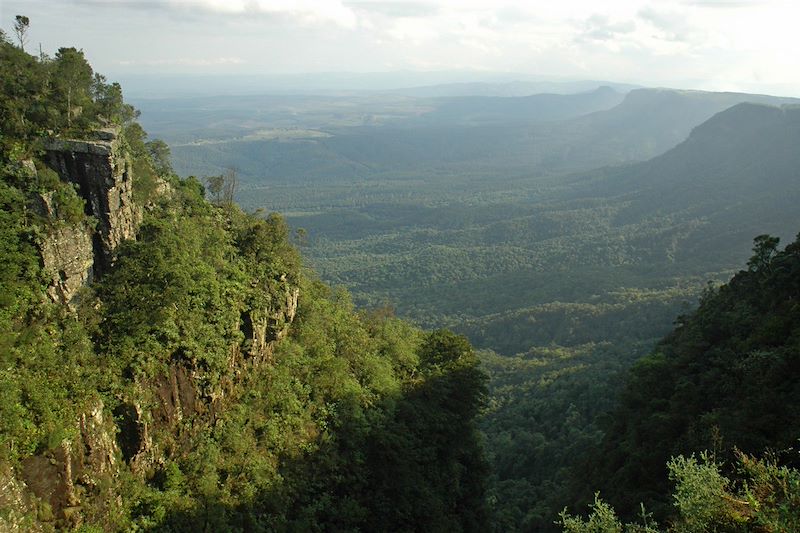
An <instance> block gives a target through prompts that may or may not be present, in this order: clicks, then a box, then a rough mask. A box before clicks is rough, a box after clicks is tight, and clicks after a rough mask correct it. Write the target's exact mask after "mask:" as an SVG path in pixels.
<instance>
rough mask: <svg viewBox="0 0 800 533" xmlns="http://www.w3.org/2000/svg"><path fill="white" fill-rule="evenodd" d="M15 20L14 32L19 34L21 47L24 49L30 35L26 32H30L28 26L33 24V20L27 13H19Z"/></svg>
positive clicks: (18, 38)
mask: <svg viewBox="0 0 800 533" xmlns="http://www.w3.org/2000/svg"><path fill="white" fill-rule="evenodd" d="M14 20H15V22H14V33H16V34H17V40H18V41H19V47H20V48H21V49H22V50H23V51H24V50H25V43H26V42H28V36H27V35H26V34H27V32H28V27H29V26H30V25H31V20H30V19H29V18H28V17H26V16H25V15H17V16H16V18H15V19H14Z"/></svg>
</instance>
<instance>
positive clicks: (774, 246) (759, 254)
mask: <svg viewBox="0 0 800 533" xmlns="http://www.w3.org/2000/svg"><path fill="white" fill-rule="evenodd" d="M779 242H780V239H779V238H778V237H773V236H771V235H759V236H758V237H756V238H755V239H753V257H751V258H750V260H749V261H747V266H748V268H749V269H750V272H757V271H759V270H762V269H766V268H768V267H769V263H770V261H772V258H773V257H775V255H776V254H777V253H778V243H779Z"/></svg>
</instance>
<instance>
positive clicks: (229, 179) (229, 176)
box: [205, 167, 239, 205]
mask: <svg viewBox="0 0 800 533" xmlns="http://www.w3.org/2000/svg"><path fill="white" fill-rule="evenodd" d="M205 182H206V187H208V192H209V193H210V194H211V197H212V199H213V202H214V203H215V204H217V205H223V204H224V205H231V204H233V199H234V197H235V196H236V190H237V188H238V187H239V178H238V177H237V176H236V169H235V168H233V167H229V168H228V169H227V170H226V171H225V173H224V174H220V175H219V176H206V178H205Z"/></svg>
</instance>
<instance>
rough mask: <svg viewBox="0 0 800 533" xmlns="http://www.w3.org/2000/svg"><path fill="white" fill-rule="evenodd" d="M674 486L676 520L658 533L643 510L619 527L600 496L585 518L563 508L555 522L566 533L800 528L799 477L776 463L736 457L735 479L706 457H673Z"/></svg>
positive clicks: (737, 532)
mask: <svg viewBox="0 0 800 533" xmlns="http://www.w3.org/2000/svg"><path fill="white" fill-rule="evenodd" d="M667 468H668V470H669V478H670V480H672V481H673V482H674V483H675V489H674V491H673V493H672V503H673V506H674V509H675V516H674V518H673V519H672V521H671V523H670V524H669V525H667V526H666V527H663V528H660V527H659V526H658V524H656V523H655V522H654V521H653V520H652V518H651V516H650V515H648V514H647V513H645V511H644V506H642V507H641V509H642V511H641V518H640V520H639V521H638V522H634V523H626V524H623V523H622V522H621V521H620V519H619V518H618V517H617V515H616V513H615V511H614V509H613V508H612V507H611V506H610V505H609V504H608V503H606V502H604V501H603V500H602V499H601V498H600V496H599V494H596V495H595V500H594V503H593V504H591V505H590V506H589V507H590V508H591V513H590V514H589V516H588V517H587V518H586V519H584V518H581V517H579V516H573V515H571V514H569V513H568V512H567V510H566V509H564V511H562V512H561V519H560V521H559V522H558V523H559V524H560V525H561V526H562V528H563V531H564V533H623V532H624V533H658V532H659V531H664V532H671V533H700V532H711V531H713V532H718V533H746V532H753V531H756V532H763V533H778V532H789V531H798V529H800V472H798V471H797V470H796V469H793V468H787V467H785V466H779V465H778V464H777V463H776V461H775V460H774V458H766V459H758V458H755V457H752V456H749V455H746V454H743V453H741V452H739V453H737V459H736V468H735V472H736V473H735V476H734V477H731V478H729V477H726V476H725V475H723V473H722V470H723V469H724V467H723V465H721V464H719V463H718V462H716V461H715V460H714V459H713V458H712V457H711V456H710V455H709V454H708V453H705V452H703V453H701V454H700V457H699V459H698V458H697V457H695V456H694V455H691V456H689V457H684V456H682V455H679V456H678V457H674V458H673V459H671V460H670V462H669V463H668V464H667Z"/></svg>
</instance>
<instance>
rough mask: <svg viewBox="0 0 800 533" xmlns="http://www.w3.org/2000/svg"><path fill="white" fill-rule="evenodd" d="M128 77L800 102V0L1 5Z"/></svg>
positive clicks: (30, 0) (4, 14)
mask: <svg viewBox="0 0 800 533" xmlns="http://www.w3.org/2000/svg"><path fill="white" fill-rule="evenodd" d="M17 14H23V15H26V16H28V17H29V18H30V21H31V25H30V29H29V32H28V44H27V49H28V50H29V51H32V50H38V46H39V44H41V46H42V48H43V50H44V51H45V52H47V53H50V54H52V53H53V52H54V51H55V50H57V49H58V47H60V46H75V47H76V48H82V49H83V50H84V51H85V53H86V56H87V58H88V59H89V61H90V63H91V64H92V66H93V67H94V68H95V70H96V71H98V72H101V73H104V74H106V75H107V76H109V78H114V77H115V76H117V77H125V76H127V75H133V74H153V75H165V74H170V75H177V74H204V75H205V74H214V75H216V74H220V75H232V74H236V75H274V74H297V73H319V72H393V71H411V72H417V71H419V72H431V71H451V72H452V71H458V72H464V73H491V72H504V73H518V74H519V75H520V78H523V77H524V76H530V77H536V78H540V79H575V80H577V79H596V80H610V81H616V82H624V83H634V84H640V85H645V86H663V87H678V88H694V89H706V90H733V91H744V92H760V93H768V94H776V95H786V96H800V68H798V66H800V38H798V37H797V29H796V28H797V27H798V21H800V1H797V0H599V1H598V0H594V1H584V0H547V1H540V0H530V1H527V2H524V1H504V0H414V1H399V0H397V1H378V0H294V1H287V0H24V1H19V0H0V27H2V28H3V29H4V30H5V31H6V33H7V34H9V35H11V36H12V37H13V32H12V31H11V30H12V26H13V22H14V16H15V15H17Z"/></svg>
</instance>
